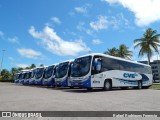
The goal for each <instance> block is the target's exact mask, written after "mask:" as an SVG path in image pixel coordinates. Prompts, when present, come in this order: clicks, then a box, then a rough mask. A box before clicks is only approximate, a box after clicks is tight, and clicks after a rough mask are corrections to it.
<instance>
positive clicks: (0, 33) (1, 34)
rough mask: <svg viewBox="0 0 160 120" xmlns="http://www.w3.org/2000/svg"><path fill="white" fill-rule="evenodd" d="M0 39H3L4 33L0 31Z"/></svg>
mask: <svg viewBox="0 0 160 120" xmlns="http://www.w3.org/2000/svg"><path fill="white" fill-rule="evenodd" d="M0 38H1V39H4V33H3V32H2V31H0Z"/></svg>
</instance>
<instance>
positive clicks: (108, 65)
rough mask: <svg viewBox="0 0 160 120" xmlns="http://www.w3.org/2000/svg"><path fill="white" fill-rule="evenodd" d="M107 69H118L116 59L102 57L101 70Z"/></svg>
mask: <svg viewBox="0 0 160 120" xmlns="http://www.w3.org/2000/svg"><path fill="white" fill-rule="evenodd" d="M107 70H119V63H118V60H116V59H112V58H107V57H103V58H102V71H107Z"/></svg>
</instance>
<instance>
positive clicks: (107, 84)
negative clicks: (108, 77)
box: [105, 81, 110, 89]
mask: <svg viewBox="0 0 160 120" xmlns="http://www.w3.org/2000/svg"><path fill="white" fill-rule="evenodd" d="M105 87H106V89H109V88H110V83H109V82H108V81H107V82H106V84H105Z"/></svg>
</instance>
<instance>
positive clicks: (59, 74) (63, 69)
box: [56, 62, 69, 78]
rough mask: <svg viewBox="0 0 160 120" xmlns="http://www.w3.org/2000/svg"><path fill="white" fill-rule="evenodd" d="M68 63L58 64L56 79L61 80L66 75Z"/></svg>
mask: <svg viewBox="0 0 160 120" xmlns="http://www.w3.org/2000/svg"><path fill="white" fill-rule="evenodd" d="M68 67H69V62H64V63H60V64H59V65H58V66H57V68H56V78H62V77H64V76H65V75H66V74H67V71H68Z"/></svg>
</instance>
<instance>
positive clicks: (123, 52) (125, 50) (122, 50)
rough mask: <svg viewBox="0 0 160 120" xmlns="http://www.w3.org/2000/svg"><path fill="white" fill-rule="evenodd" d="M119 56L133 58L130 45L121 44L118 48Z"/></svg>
mask: <svg viewBox="0 0 160 120" xmlns="http://www.w3.org/2000/svg"><path fill="white" fill-rule="evenodd" d="M117 56H118V57H121V58H124V59H131V57H132V51H130V50H129V47H127V46H126V45H124V44H121V45H120V46H119V49H118V55H117Z"/></svg>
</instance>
